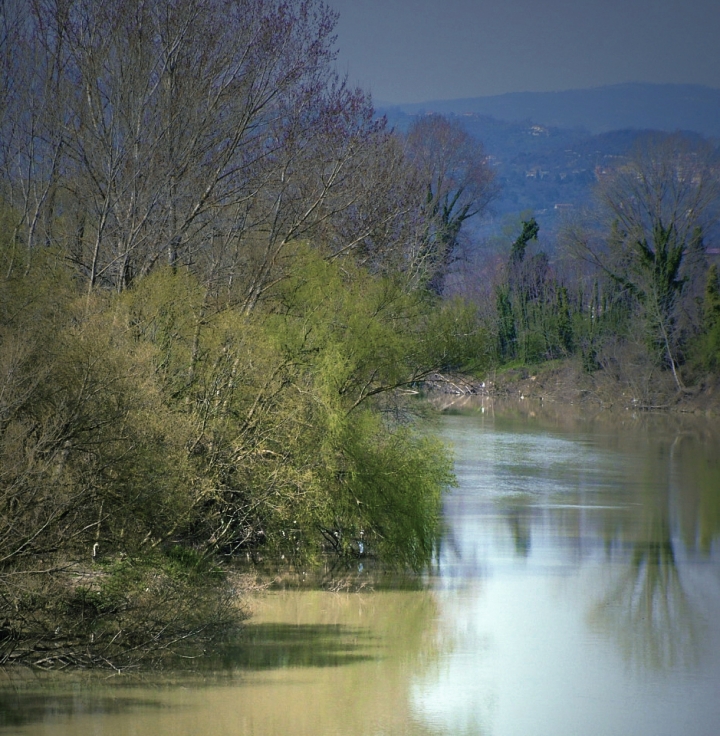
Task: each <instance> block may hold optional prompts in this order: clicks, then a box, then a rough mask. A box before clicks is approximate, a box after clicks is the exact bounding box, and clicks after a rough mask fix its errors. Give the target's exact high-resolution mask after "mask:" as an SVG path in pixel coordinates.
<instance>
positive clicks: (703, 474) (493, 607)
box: [0, 407, 720, 736]
mask: <svg viewBox="0 0 720 736" xmlns="http://www.w3.org/2000/svg"><path fill="white" fill-rule="evenodd" d="M511 409H512V411H511V412H509V413H508V412H505V413H503V414H501V413H500V412H494V413H493V412H492V411H490V410H488V411H486V412H485V413H483V412H482V411H481V410H480V409H478V410H474V411H472V412H470V413H467V414H465V415H462V416H446V417H444V418H443V424H442V429H443V432H444V433H445V436H446V437H447V439H448V440H449V441H450V442H452V444H453V445H454V446H455V450H456V457H457V474H458V480H459V487H458V488H456V489H454V490H453V491H452V493H451V494H450V495H449V496H448V497H447V499H446V517H447V525H448V529H447V534H446V537H445V539H444V541H443V544H442V546H441V549H440V551H439V555H438V559H437V564H436V568H435V570H434V571H433V572H434V574H433V575H431V576H429V577H428V579H427V580H426V585H425V586H417V585H416V586H414V587H413V586H407V585H405V586H402V585H400V586H389V587H388V588H387V589H383V590H376V591H375V592H370V591H369V590H367V589H366V590H364V591H362V592H360V593H354V594H350V593H332V592H327V591H322V590H284V591H276V592H273V593H271V594H265V595H262V596H261V597H259V598H258V600H257V601H256V603H255V615H254V617H253V618H252V619H251V623H250V625H249V626H248V629H247V634H246V636H245V638H244V639H243V640H241V641H239V642H236V643H234V644H232V645H230V646H227V647H226V648H225V649H224V650H223V652H222V653H221V655H220V656H219V657H217V658H214V659H210V660H207V661H203V663H202V664H201V665H199V666H198V668H197V669H196V671H195V672H194V673H177V674H173V673H164V674H163V675H159V676H157V677H156V676H154V675H150V674H146V675H143V677H142V678H140V680H139V681H131V680H129V679H122V678H116V681H111V682H110V684H109V685H108V684H106V683H104V682H100V681H98V678H96V677H95V678H91V679H90V680H83V679H82V678H79V679H78V678H74V679H73V678H69V679H64V678H65V676H64V675H60V676H59V677H58V676H57V675H51V676H49V677H47V678H46V677H45V676H43V677H41V678H40V679H39V680H33V679H32V678H30V679H28V680H25V681H12V678H10V679H9V680H7V681H6V682H5V683H4V684H3V683H0V734H2V736H5V734H9V733H12V734H23V735H25V736H27V735H28V734H32V735H33V736H66V735H67V736H70V734H72V736H86V735H87V736H90V734H92V735H93V736H97V735H98V734H102V736H128V735H129V734H132V735H133V736H151V735H152V736H171V735H172V736H178V735H180V736H195V735H196V734H197V735H200V734H213V736H249V735H250V734H253V736H279V735H280V734H282V735H283V736H310V735H312V736H325V735H327V736H330V735H332V736H337V735H338V734H342V735H343V736H354V735H355V734H357V735H358V736H360V735H361V734H362V736H367V734H377V735H380V734H393V735H394V736H395V735H407V736H439V735H440V734H449V735H453V736H455V735H458V734H472V735H473V736H478V735H484V734H487V735H491V736H519V735H522V736H525V735H527V736H551V735H552V736H563V735H564V734H567V735H568V736H570V735H572V736H578V735H582V736H606V735H608V736H609V735H610V734H613V735H617V734H621V735H623V736H625V735H632V736H665V735H667V736H670V734H673V736H675V735H676V734H683V736H716V734H717V733H718V725H717V724H718V723H720V564H719V559H718V556H719V554H720V548H719V545H718V536H719V533H720V452H719V450H720V435H719V434H718V431H717V423H716V428H715V429H713V426H712V425H711V424H709V423H705V422H703V421H701V420H694V419H690V418H688V419H684V418H670V417H666V418H662V417H660V418H649V417H645V418H642V417H640V418H633V417H629V416H628V417H627V419H625V418H624V417H623V420H622V421H613V422H612V423H602V422H589V421H581V420H577V419H569V418H568V417H567V416H566V415H563V414H562V413H560V412H558V413H557V414H556V415H554V416H552V415H547V414H546V415H540V411H539V410H538V412H537V413H538V416H532V412H530V411H529V410H528V409H527V408H525V409H523V410H519V409H518V408H517V407H515V408H514V409H513V408H511ZM366 572H367V571H366ZM366 572H364V573H362V574H361V578H362V576H363V575H365V574H366ZM367 582H368V583H369V582H370V578H369V577H368V580H367Z"/></svg>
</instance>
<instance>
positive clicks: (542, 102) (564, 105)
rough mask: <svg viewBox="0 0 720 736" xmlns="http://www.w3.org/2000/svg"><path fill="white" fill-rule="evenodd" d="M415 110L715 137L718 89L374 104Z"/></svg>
mask: <svg viewBox="0 0 720 736" xmlns="http://www.w3.org/2000/svg"><path fill="white" fill-rule="evenodd" d="M378 107H382V108H384V109H385V110H396V111H398V112H402V113H405V114H408V115H414V114H417V113H420V112H437V113H442V114H455V115H463V114H468V113H473V114H475V115H489V116H491V117H494V118H497V119H499V120H508V121H514V122H517V121H522V120H532V121H533V122H535V123H539V124H541V125H545V126H554V127H559V128H584V129H585V130H587V131H588V132H590V133H605V132H608V131H610V130H618V129H625V128H637V129H653V130H664V131H675V130H690V131H694V132H697V133H702V134H703V135H704V136H707V137H711V138H720V89H714V88H712V87H703V86H700V85H690V84H641V83H633V84H616V85H612V86H608V87H596V88H593V89H576V90H565V91H562V92H513V93H509V94H504V95H496V96H492V97H473V98H467V99H457V100H434V101H433V100H430V101H427V102H421V103H414V104H407V105H378Z"/></svg>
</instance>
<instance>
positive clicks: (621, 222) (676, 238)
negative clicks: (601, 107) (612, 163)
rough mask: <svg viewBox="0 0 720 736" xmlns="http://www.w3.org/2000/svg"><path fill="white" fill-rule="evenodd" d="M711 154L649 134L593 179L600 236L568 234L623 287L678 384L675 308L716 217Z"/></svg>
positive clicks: (677, 137) (703, 146)
mask: <svg viewBox="0 0 720 736" xmlns="http://www.w3.org/2000/svg"><path fill="white" fill-rule="evenodd" d="M719 172H720V169H719V168H718V158H717V152H716V151H715V150H714V149H713V147H712V146H711V145H710V144H709V143H707V142H706V141H703V140H697V139H692V138H688V137H687V136H683V135H681V134H674V135H661V134H657V135H652V136H649V137H647V138H645V139H643V141H642V142H641V144H640V145H639V147H638V148H637V149H636V150H635V152H634V154H633V155H632V157H631V158H630V159H629V160H628V161H627V162H625V163H624V164H623V165H621V166H619V167H618V168H617V169H615V170H614V171H611V172H610V173H608V174H606V175H605V176H604V177H603V178H602V179H601V180H600V182H599V183H598V187H597V192H596V194H597V200H598V204H599V207H600V223H601V227H602V228H603V229H604V233H603V234H602V235H601V236H600V237H590V236H589V235H588V233H587V232H583V231H582V229H580V230H577V231H576V232H575V233H574V234H573V235H571V240H572V241H573V242H574V247H575V248H576V249H578V250H579V251H580V252H581V253H582V254H583V255H584V257H586V258H588V259H589V260H590V261H591V262H592V263H594V264H595V265H596V266H597V267H599V268H600V269H601V270H602V271H604V272H605V273H606V274H607V275H608V276H609V277H610V278H611V279H612V280H613V281H615V282H616V283H617V284H619V285H620V286H622V287H623V288H624V289H625V290H626V292H627V293H628V294H629V296H631V297H632V298H633V299H634V300H635V302H636V304H637V305H638V306H639V308H640V310H641V314H642V316H643V319H644V322H645V326H646V333H647V336H648V341H649V343H650V345H651V347H652V349H653V350H654V351H655V352H656V353H657V355H658V356H659V357H660V359H661V361H662V362H664V363H666V365H667V367H669V368H670V370H671V371H672V374H673V378H674V380H675V383H676V385H677V387H678V388H682V381H681V378H680V374H679V371H678V366H679V358H678V349H679V340H680V335H679V334H678V330H677V327H678V313H679V309H680V298H681V295H682V293H683V290H684V288H685V286H686V284H687V282H688V280H690V279H692V278H694V276H695V275H697V272H698V266H700V265H701V264H702V262H703V258H704V237H705V236H706V234H707V233H708V232H710V231H711V229H712V227H713V225H714V223H715V221H716V219H717V215H718V203H719V194H720V189H719V188H718V184H719V182H720V179H719Z"/></svg>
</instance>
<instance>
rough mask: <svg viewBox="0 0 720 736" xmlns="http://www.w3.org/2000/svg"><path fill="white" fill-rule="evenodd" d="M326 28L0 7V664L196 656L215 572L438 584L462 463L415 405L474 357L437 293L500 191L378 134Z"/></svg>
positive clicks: (305, 14) (477, 347) (165, 13)
mask: <svg viewBox="0 0 720 736" xmlns="http://www.w3.org/2000/svg"><path fill="white" fill-rule="evenodd" d="M335 21H336V18H335V15H334V14H333V13H332V12H331V11H329V10H328V9H327V8H326V7H325V6H323V5H322V4H321V3H319V2H315V1H314V0H304V1H302V2H281V1H280V0H212V2H208V3H197V2H194V1H192V0H179V1H177V2H169V1H168V0H154V1H152V2H146V3H137V2H135V1H134V0H110V1H109V2H104V3H95V2H88V1H85V0H48V1H47V2H44V1H43V2H37V3H34V2H33V3H26V2H20V1H18V2H14V1H13V0H6V1H5V2H3V3H0V66H1V67H2V70H1V72H0V146H1V148H0V508H1V509H2V513H1V514H0V662H19V661H24V662H33V663H35V664H38V665H40V666H57V665H67V664H98V663H112V664H113V665H114V666H121V665H126V664H129V663H132V662H135V661H137V660H140V659H142V658H144V657H148V656H155V655H157V654H158V652H167V651H169V650H175V649H177V648H178V647H183V646H187V645H188V642H190V641H192V642H196V643H197V642H200V643H199V644H197V646H201V642H202V640H203V638H204V637H205V636H206V635H210V634H212V633H213V632H215V631H218V630H222V629H223V627H225V626H226V625H227V624H228V623H229V622H232V621H233V620H237V618H238V617H239V616H241V615H242V612H241V611H240V610H239V609H238V607H237V598H236V597H235V596H234V595H233V591H232V578H231V577H228V575H227V572H226V570H225V569H224V568H223V567H221V566H220V564H221V562H222V560H223V559H233V558H237V557H241V558H243V559H244V558H249V559H258V558H260V557H263V556H266V557H272V558H273V559H277V560H280V559H285V560H287V561H290V562H294V563H297V564H304V563H308V562H313V561H316V560H318V559H320V557H321V556H322V555H326V554H328V553H332V554H335V555H337V556H339V557H340V558H350V559H352V558H353V557H356V556H358V555H361V554H363V555H366V554H371V555H374V556H377V557H379V558H380V559H382V560H383V561H385V562H386V563H390V564H395V565H401V566H407V567H411V568H416V569H419V568H422V567H423V566H424V565H426V564H427V562H428V561H429V560H430V558H431V555H432V551H433V548H434V544H435V541H436V537H437V533H438V529H439V512H440V497H441V493H442V491H443V489H444V488H446V487H447V486H448V485H449V484H450V483H451V482H452V472H451V463H450V459H449V457H448V454H447V451H446V449H445V448H444V447H443V446H442V445H441V444H439V443H438V442H437V441H435V440H434V439H433V438H432V437H430V436H428V435H427V433H426V432H424V431H423V430H422V428H421V427H419V426H418V425H417V422H416V419H417V415H418V411H419V410H418V407H417V406H416V405H415V403H414V402H412V401H410V400H409V396H410V395H411V394H412V393H414V392H415V388H414V387H415V385H416V384H417V383H418V382H420V381H422V379H423V378H424V377H425V376H426V375H428V374H429V373H430V372H433V371H435V370H437V369H438V368H444V367H455V368H457V367H459V366H461V365H470V364H472V363H473V362H474V363H477V361H478V360H482V359H484V356H487V355H488V354H489V352H490V351H491V346H490V342H489V338H488V336H487V333H486V332H485V331H484V330H482V329H480V328H479V327H478V323H477V320H476V318H475V308H474V307H472V306H470V305H465V304H463V303H460V302H442V300H441V299H440V297H439V293H440V291H441V290H442V282H443V277H444V274H445V273H446V272H447V270H448V268H450V266H451V263H452V253H453V252H454V250H455V248H456V245H457V242H458V238H459V235H460V231H461V228H462V225H463V223H464V221H465V220H466V219H468V218H469V217H472V216H473V215H474V214H476V213H478V212H479V211H480V210H482V209H483V208H484V207H485V206H486V204H487V202H488V200H489V199H490V197H491V196H492V193H493V187H492V173H491V171H490V169H489V167H488V165H487V162H486V160H485V157H484V154H483V152H482V149H481V147H480V146H479V144H476V143H475V142H474V141H472V139H470V137H469V136H468V135H467V134H465V133H464V132H463V131H462V130H461V129H460V128H459V126H457V125H455V124H452V123H449V122H448V121H445V120H443V119H441V118H428V119H427V120H424V121H422V122H421V123H419V124H418V125H417V126H416V127H415V128H414V130H413V131H411V134H410V135H408V136H407V137H400V136H396V135H394V134H393V133H392V132H391V131H389V130H387V129H386V127H385V125H384V123H383V122H382V121H380V122H378V121H375V120H374V119H373V109H372V106H371V103H370V100H369V99H368V97H367V96H366V95H365V94H364V93H363V92H362V91H360V90H356V89H350V88H349V87H348V86H347V85H346V84H345V83H344V81H343V80H342V79H341V78H339V77H338V76H337V74H336V73H335V71H334V68H333V59H334V47H333V28H334V25H335Z"/></svg>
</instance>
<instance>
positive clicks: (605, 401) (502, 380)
mask: <svg viewBox="0 0 720 736" xmlns="http://www.w3.org/2000/svg"><path fill="white" fill-rule="evenodd" d="M424 390H425V391H426V392H427V393H428V394H429V395H430V396H433V395H435V396H437V395H455V396H485V397H488V398H502V399H510V398H514V399H523V400H524V399H527V400H531V401H532V400H535V401H542V402H546V403H548V402H549V403H562V404H566V405H568V404H569V405H573V406H576V407H578V408H581V409H583V410H586V411H588V412H590V413H596V412H598V411H609V412H615V411H628V410H632V411H661V412H664V411H667V412H680V413H690V414H697V415H706V416H712V417H718V416H720V377H718V376H715V375H711V374H710V375H707V376H703V377H702V378H701V379H700V380H698V381H697V382H696V383H695V384H694V385H692V386H688V387H686V388H685V389H684V390H683V391H678V389H677V386H676V385H675V384H674V382H673V380H672V377H671V376H670V375H669V374H667V373H661V372H659V371H656V372H654V373H652V374H649V375H648V374H640V373H639V374H638V375H637V376H632V375H630V376H623V377H619V376H617V375H613V374H612V373H611V372H610V371H607V370H598V371H595V372H593V373H587V372H585V371H583V370H582V369H581V368H580V366H579V365H577V363H576V361H555V362H552V363H548V364H545V365H541V366H534V367H513V368H503V369H497V370H493V371H489V372H488V373H486V374H485V375H484V376H481V377H474V376H468V375H459V374H458V375H455V374H439V373H438V374H435V375H433V376H431V377H430V378H429V379H428V381H426V383H425V385H424Z"/></svg>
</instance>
